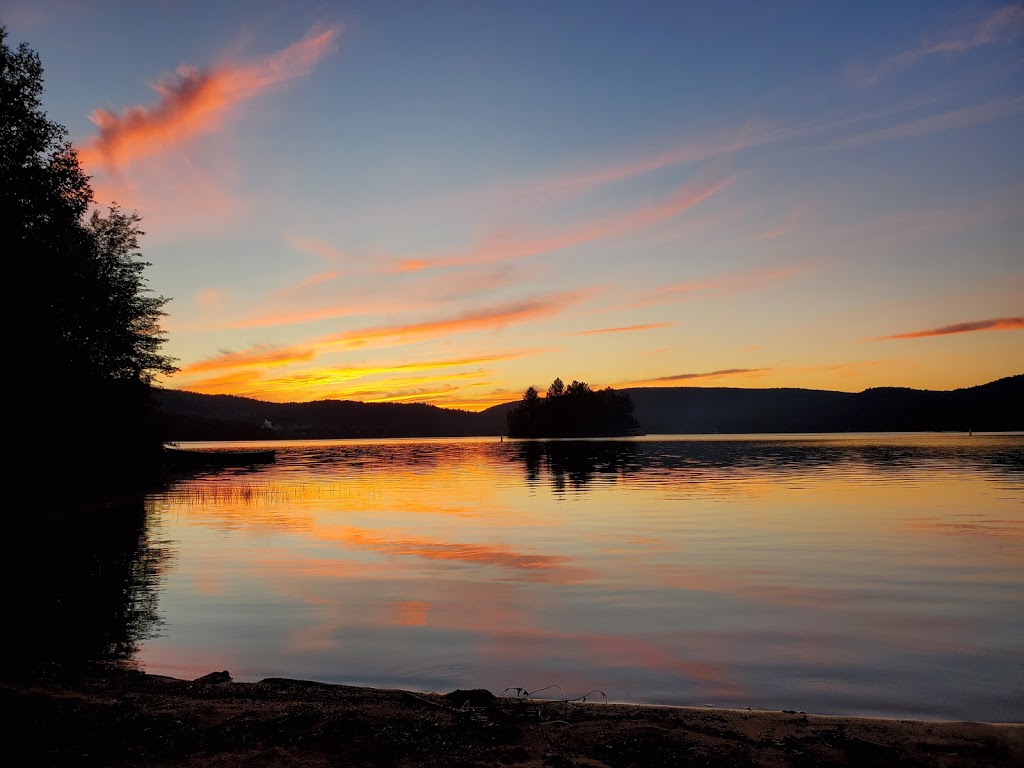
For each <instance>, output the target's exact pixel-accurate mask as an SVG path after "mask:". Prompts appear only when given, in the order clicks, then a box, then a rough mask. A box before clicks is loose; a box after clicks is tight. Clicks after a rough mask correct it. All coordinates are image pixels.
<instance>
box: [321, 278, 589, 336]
mask: <svg viewBox="0 0 1024 768" xmlns="http://www.w3.org/2000/svg"><path fill="white" fill-rule="evenodd" d="M588 295H590V292H589V291H583V290H580V291H565V292H562V293H555V294H548V295H547V296H543V297H541V298H536V299H528V300H524V301H516V302H511V303H508V304H504V305H501V306H498V307H495V308H493V309H478V310H473V311H471V312H466V313H463V314H461V315H457V316H455V317H448V318H442V319H440V320H426V321H423V322H419V323H404V324H401V325H380V326H371V327H368V328H363V329H360V330H357V331H351V332H349V333H342V334H337V335H334V336H328V337H326V338H323V339H321V340H320V341H319V342H317V346H320V347H334V346H339V345H340V346H346V347H358V346H363V345H365V344H368V343H370V342H374V341H381V340H385V339H391V340H394V341H399V342H404V341H405V340H408V339H425V338H436V337H438V336H447V335H449V334H452V333H472V332H475V331H484V330H497V329H501V328H504V327H506V326H508V325H512V324H514V323H523V322H528V321H530V320H536V319H538V318H541V317H546V316H548V315H553V314H557V313H558V312H561V311H562V310H564V309H565V308H567V307H570V306H572V305H574V304H576V303H578V302H579V301H581V300H583V299H584V298H586V297H587V296H588Z"/></svg>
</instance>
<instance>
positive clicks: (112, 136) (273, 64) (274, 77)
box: [80, 27, 340, 168]
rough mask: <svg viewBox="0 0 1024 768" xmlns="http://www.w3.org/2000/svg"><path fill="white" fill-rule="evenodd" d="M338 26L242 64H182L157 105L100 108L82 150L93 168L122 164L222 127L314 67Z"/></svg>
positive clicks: (161, 88) (165, 81)
mask: <svg viewBox="0 0 1024 768" xmlns="http://www.w3.org/2000/svg"><path fill="white" fill-rule="evenodd" d="M339 33H340V28H339V27H330V28H329V29H325V30H317V29H315V28H314V30H311V31H310V32H309V33H308V34H307V35H306V36H305V37H303V38H302V39H301V40H299V41H297V42H295V43H293V44H292V45H290V46H288V47H287V48H285V49H283V50H281V51H278V52H277V53H275V54H273V55H271V56H268V57H267V58H265V59H264V60H263V61H259V62H255V63H250V64H244V65H229V64H226V65H221V66H219V67H213V68H211V69H207V70H200V69H197V68H195V67H192V66H188V65H181V66H180V67H178V69H177V70H175V71H174V72H173V73H170V74H168V75H165V76H164V77H163V78H161V79H160V80H159V81H158V82H157V83H156V84H154V85H153V90H154V91H156V93H157V96H158V97H159V101H158V103H157V104H156V105H154V106H148V107H147V106H142V105H135V106H130V107H125V108H124V109H122V110H121V112H120V113H114V112H111V111H109V110H106V109H97V110H95V111H94V112H93V113H92V115H91V118H90V119H91V120H92V121H93V123H95V124H96V126H97V127H98V128H99V132H98V134H97V135H96V136H94V137H93V138H92V139H90V140H88V141H86V142H85V144H84V145H83V146H82V147H81V150H80V158H81V160H82V163H83V164H84V165H86V166H87V167H89V166H100V165H102V166H108V167H114V168H117V167H122V166H124V165H127V164H129V163H131V162H133V161H135V160H137V159H139V158H142V157H146V156H149V155H154V154H160V153H162V152H164V151H166V150H167V149H168V148H169V147H171V146H174V145H177V144H180V143H182V142H185V141H188V140H190V139H192V138H194V137H195V136H197V135H199V134H203V133H208V132H211V131H216V130H218V129H219V128H220V127H221V126H222V124H223V121H224V119H225V117H226V116H227V115H228V113H229V112H230V110H231V109H232V108H233V107H235V106H237V105H238V104H240V103H242V102H243V101H246V100H248V99H250V98H252V97H254V96H255V95H257V94H259V93H261V92H263V91H265V90H267V89H268V88H271V87H273V86H275V85H278V84H280V83H283V82H285V81H287V80H291V79H294V78H296V77H300V76H302V75H305V74H308V73H309V72H310V71H312V69H313V67H314V66H315V65H316V63H317V61H319V60H320V59H321V58H323V57H324V56H325V55H327V54H328V53H330V52H331V50H332V49H333V46H334V43H335V40H336V39H337V37H338V35H339Z"/></svg>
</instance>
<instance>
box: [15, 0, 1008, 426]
mask: <svg viewBox="0 0 1024 768" xmlns="http://www.w3.org/2000/svg"><path fill="white" fill-rule="evenodd" d="M209 6H212V7H209ZM2 8H3V11H2V13H0V19H2V20H3V23H5V24H6V25H7V26H8V32H9V36H10V37H9V39H10V41H11V42H15V43H16V42H20V41H26V42H28V43H29V44H30V45H31V46H32V47H33V48H34V49H35V50H36V51H37V52H38V53H39V54H40V56H41V58H42V61H43V64H44V67H45V69H46V85H47V91H46V97H45V105H46V108H47V110H48V111H49V113H50V116H51V117H52V118H54V119H55V120H57V121H59V122H61V123H63V124H65V125H67V126H68V128H69V130H70V132H71V138H72V140H73V141H74V142H75V144H76V145H77V146H78V147H79V148H80V150H81V157H82V160H83V164H84V165H85V166H86V168H87V169H88V170H89V172H90V173H92V174H93V176H94V186H95V188H96V192H97V199H98V200H99V201H101V202H107V201H109V200H112V199H114V200H117V202H118V203H119V204H121V205H123V206H125V207H128V208H132V209H135V210H138V211H139V213H140V214H141V215H142V216H143V224H144V229H145V230H146V231H147V236H146V238H145V240H144V243H143V250H144V254H145V257H146V259H147V260H148V261H150V262H152V267H151V268H150V269H149V270H148V275H149V277H150V282H151V284H152V286H153V288H154V289H155V290H156V291H158V292H159V293H161V294H164V295H167V296H170V297H173V299H174V301H173V302H172V304H171V305H170V306H169V311H170V316H169V317H168V318H167V323H166V326H167V330H168V332H169V335H170V342H169V344H168V351H169V352H170V353H171V354H173V355H175V356H176V357H178V358H179V360H180V365H181V367H182V371H181V373H179V374H177V375H176V376H174V377H172V378H170V379H169V380H167V381H166V382H165V383H166V385H168V386H177V387H183V388H188V389H194V390H198V391H205V392H229V393H235V394H244V395H248V396H253V397H260V398H266V399H275V400H284V399H294V400H308V399H317V398H321V397H345V398H352V399H360V400H422V401H425V402H434V403H437V404H442V405H456V406H460V407H469V408H479V407H485V406H486V405H489V404H491V403H494V402H500V401H503V400H508V399H514V398H515V397H517V396H518V393H519V392H521V391H522V390H523V389H525V387H526V386H528V385H531V384H532V385H536V386H539V387H542V388H543V387H545V386H546V384H547V382H549V381H550V380H551V379H552V378H554V376H556V375H559V376H562V377H563V378H566V379H570V378H578V379H582V380H586V381H588V382H590V383H592V384H594V385H597V386H605V385H613V386H629V385H635V384H643V383H649V384H653V385H665V386H668V385H685V384H693V385H712V384H714V385H722V386H807V387H820V388H835V389H845V390H859V389H863V388H865V387H869V386H878V385H898V386H914V387H925V388H948V387H955V386H968V385H971V384H977V383H981V382H984V381H988V380H991V379H994V378H998V377H1000V376H1005V375H1010V374H1014V373H1020V372H1021V369H1022V364H1021V363H1022V361H1024V343H1022V334H1021V330H1022V328H1024V319H1022V315H1024V306H1022V301H1021V299H1020V296H1021V295H1024V290H1022V289H1024V216H1022V214H1021V211H1024V139H1022V138H1021V137H1022V136H1024V76H1022V75H1024V6H1022V5H1021V4H1020V3H1009V4H1008V3H1000V2H951V3H944V2H901V3H811V2H790V3H642V4H630V3H589V2H588V3H582V2H580V3H573V2H564V3H539V2H538V3H522V2H521V3H471V2H462V3H430V4H416V3H369V2H367V3H309V4H305V3H288V4H272V3H239V4H229V3H217V4H201V3H188V2H161V3H152V4H145V3H120V4H118V3H104V2H91V3H76V4H65V3H46V2H42V3H17V2H15V3H3V5H2ZM97 110H105V112H104V113H98V112H97ZM104 115H105V117H104ZM104 121H105V122H104ZM893 337H896V338H893Z"/></svg>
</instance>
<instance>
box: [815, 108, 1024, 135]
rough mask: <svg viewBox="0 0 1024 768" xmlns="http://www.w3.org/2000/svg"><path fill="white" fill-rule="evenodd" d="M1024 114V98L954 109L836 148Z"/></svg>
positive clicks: (899, 125)
mask: <svg viewBox="0 0 1024 768" xmlns="http://www.w3.org/2000/svg"><path fill="white" fill-rule="evenodd" d="M1020 112H1024V96H1018V97H1016V98H1012V99H1000V100H997V101H989V102H986V103H985V104H977V105H974V106H970V107H965V108H964V109H955V110H952V111H949V112H943V113H941V114H938V115H929V116H928V117H923V118H921V119H920V120H911V121H909V122H906V123H899V124H897V125H892V126H889V127H888V128H880V129H878V130H877V131H868V132H866V133H860V134H857V135H855V136H850V137H848V138H845V139H843V140H841V141H839V142H837V144H836V145H835V146H840V147H850V146H859V145H862V144H873V143H876V142H879V141H892V140H893V139H906V138H909V137H912V136H924V135H926V134H929V133H938V132H940V131H949V130H955V129H957V128H966V127H968V126H971V125H979V124H981V123H990V122H992V121H994V120H999V119H1001V118H1004V117H1009V116H1011V115H1016V114H1018V113H1020Z"/></svg>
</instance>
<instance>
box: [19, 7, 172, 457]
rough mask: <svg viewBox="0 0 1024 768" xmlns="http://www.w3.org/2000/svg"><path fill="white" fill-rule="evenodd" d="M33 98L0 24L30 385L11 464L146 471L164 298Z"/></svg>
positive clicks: (28, 70) (39, 77)
mask: <svg viewBox="0 0 1024 768" xmlns="http://www.w3.org/2000/svg"><path fill="white" fill-rule="evenodd" d="M42 94H43V68H42V64H41V62H40V59H39V56H38V55H37V54H36V53H35V52H34V51H32V50H31V49H30V48H29V47H28V45H27V44H25V43H22V44H21V45H19V46H18V47H17V48H12V47H10V46H9V45H8V44H7V29H6V28H5V27H0V173H2V177H3V185H2V186H0V205H2V206H3V210H4V212H5V216H6V220H7V226H6V227H5V228H4V234H3V245H4V252H5V253H6V254H7V255H8V260H9V262H10V263H13V264H16V265H19V267H20V268H21V269H22V270H23V279H22V280H21V281H20V289H21V299H22V302H21V305H20V307H19V309H18V310H17V312H18V317H17V330H16V332H15V333H14V334H13V340H14V345H15V350H16V356H15V359H16V360H17V361H18V364H19V366H20V367H21V369H22V370H23V371H25V379H26V380H27V381H29V382H30V384H29V385H27V386H24V387H23V388H22V389H21V391H20V392H19V393H18V395H17V400H18V405H19V413H18V414H17V415H16V417H15V419H14V420H13V421H14V422H15V431H14V437H15V438H16V441H17V445H18V448H19V450H18V451H17V459H20V460H21V464H22V468H23V469H28V470H32V469H35V468H36V465H37V463H38V462H39V458H40V455H50V454H53V453H54V452H59V454H60V455H62V456H67V457H70V458H71V459H72V460H71V461H69V462H67V464H66V466H65V472H63V473H62V476H66V475H67V474H69V473H70V474H77V475H79V476H86V475H87V476H94V475H95V474H96V473H97V472H122V471H125V470H132V471H134V470H139V469H141V468H145V467H151V466H154V465H155V464H156V463H157V462H158V461H159V458H160V452H161V450H162V445H163V435H162V434H161V429H160V419H159V415H158V413H157V411H156V409H155V407H154V405H153V403H152V399H151V397H150V392H151V385H152V381H153V378H154V376H156V375H158V374H167V373H171V372H173V371H174V370H175V367H174V364H173V363H174V361H173V359H172V358H170V357H168V356H167V355H164V354H162V353H161V348H162V346H163V344H164V342H165V340H166V339H165V336H164V334H163V332H162V330H161V328H160V321H161V319H162V318H163V316H164V312H163V307H164V305H165V304H166V303H167V299H166V298H164V297H163V296H158V295H154V294H153V293H152V292H151V291H150V289H149V288H148V286H147V283H146V279H145V277H144V271H145V268H146V267H147V266H149V265H148V264H147V263H146V262H145V261H144V260H143V259H142V256H141V253H140V252H139V238H140V237H141V236H142V235H143V232H142V230H141V229H140V228H139V222H140V219H139V217H138V216H137V215H136V214H134V213H128V212H125V211H122V210H121V209H119V208H118V207H117V206H116V205H112V206H111V207H110V208H108V210H107V211H106V212H105V213H101V212H100V211H99V210H97V209H96V207H95V202H96V201H95V199H94V195H93V190H92V187H91V186H90V183H89V177H88V176H87V175H86V173H85V171H84V170H83V168H82V166H81V165H80V163H79V160H78V155H77V153H76V150H75V148H74V147H73V146H72V145H71V143H70V142H69V141H68V139H67V135H68V133H67V129H65V128H64V127H63V126H61V125H58V124H57V123H55V122H53V121H52V120H50V119H49V118H48V117H47V115H46V113H45V112H44V111H43V108H42Z"/></svg>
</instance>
